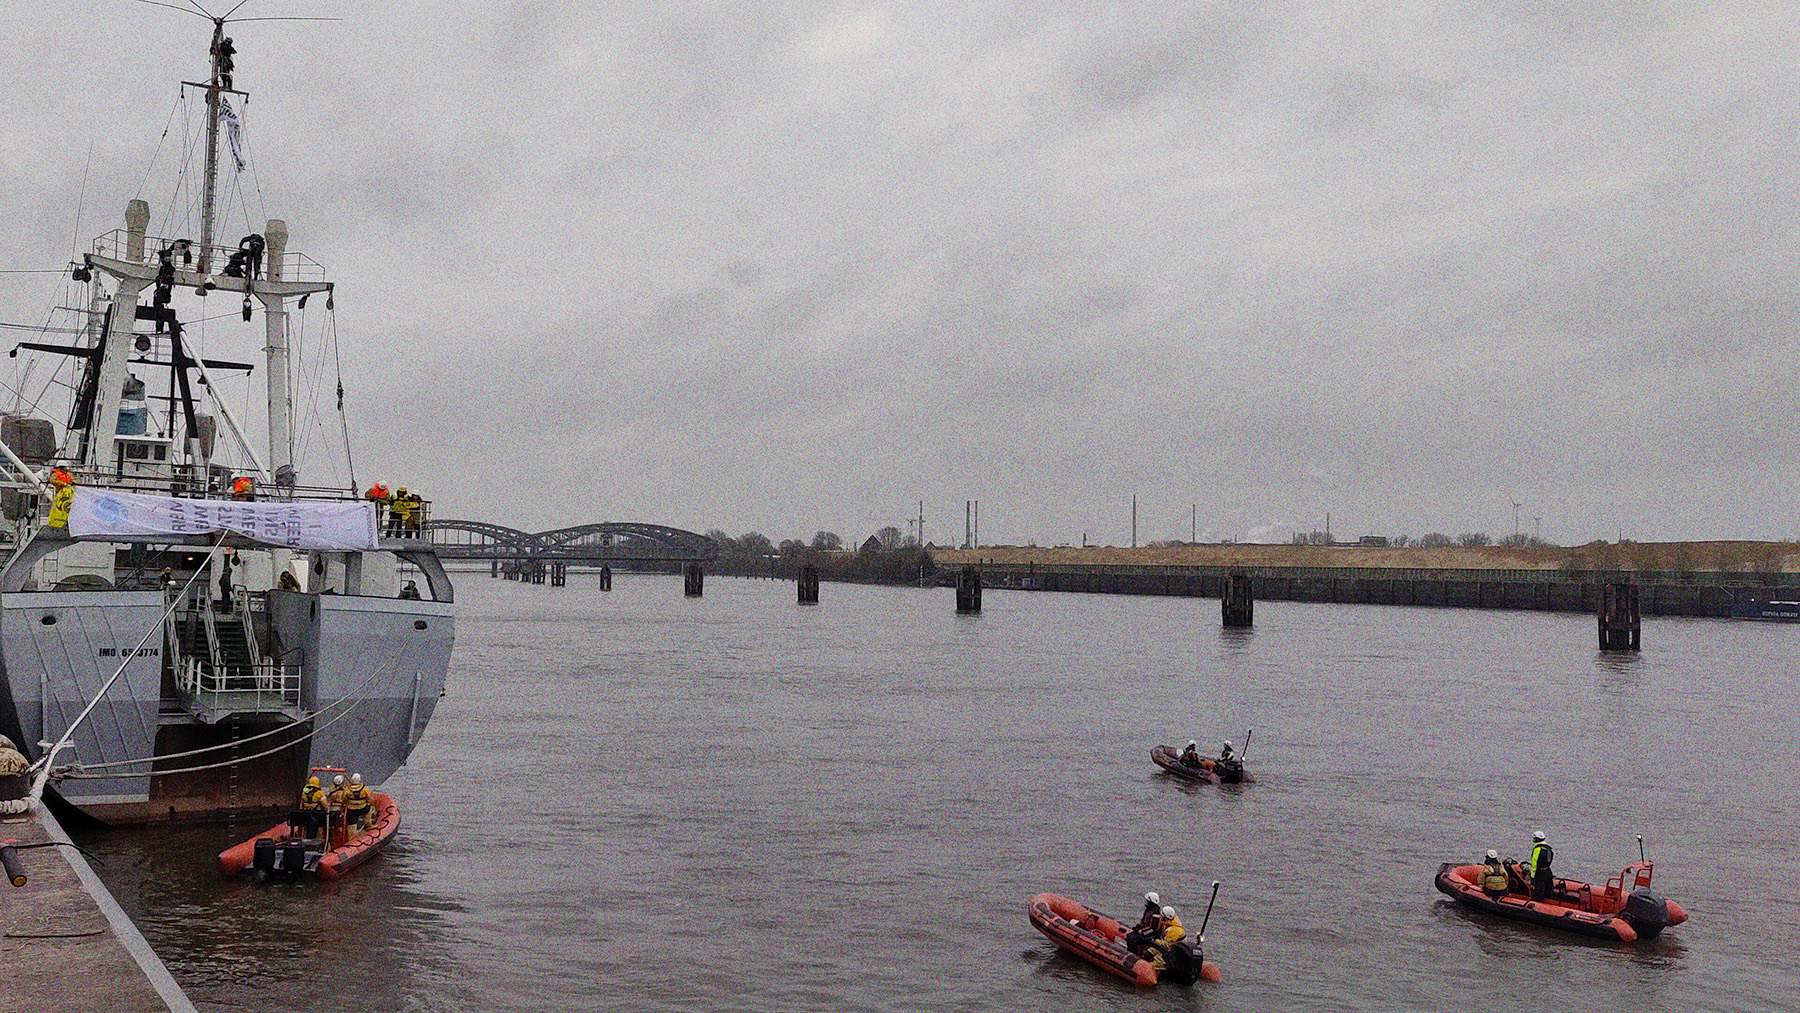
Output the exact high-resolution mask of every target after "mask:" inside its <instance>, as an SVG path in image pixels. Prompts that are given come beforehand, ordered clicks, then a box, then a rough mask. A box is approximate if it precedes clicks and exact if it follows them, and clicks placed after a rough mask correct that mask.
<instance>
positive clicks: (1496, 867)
mask: <svg viewBox="0 0 1800 1013" xmlns="http://www.w3.org/2000/svg"><path fill="white" fill-rule="evenodd" d="M1481 889H1482V891H1483V892H1485V893H1486V894H1487V895H1488V896H1489V897H1492V898H1494V899H1495V900H1499V899H1500V897H1502V896H1503V895H1505V894H1506V892H1507V891H1508V890H1510V889H1512V875H1511V874H1510V873H1508V872H1507V871H1506V865H1505V863H1503V862H1501V861H1500V852H1498V851H1495V850H1494V849H1493V848H1489V849H1488V853H1487V862H1486V863H1484V864H1483V865H1482V867H1481Z"/></svg>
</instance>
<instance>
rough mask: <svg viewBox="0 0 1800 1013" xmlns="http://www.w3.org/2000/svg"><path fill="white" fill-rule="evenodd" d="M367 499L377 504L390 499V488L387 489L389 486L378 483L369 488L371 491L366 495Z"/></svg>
mask: <svg viewBox="0 0 1800 1013" xmlns="http://www.w3.org/2000/svg"><path fill="white" fill-rule="evenodd" d="M365 498H367V499H372V500H375V501H376V502H378V503H379V502H380V501H382V500H384V499H387V498H388V488H387V486H385V485H382V484H381V483H380V482H376V483H375V484H374V485H372V486H370V487H369V491H368V493H367V494H366V495H365Z"/></svg>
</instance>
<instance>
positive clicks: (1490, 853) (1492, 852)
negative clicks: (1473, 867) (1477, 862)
mask: <svg viewBox="0 0 1800 1013" xmlns="http://www.w3.org/2000/svg"><path fill="white" fill-rule="evenodd" d="M1487 856H1488V857H1489V858H1499V857H1500V852H1498V851H1495V850H1494V849H1493V848H1489V849H1488V853H1487Z"/></svg>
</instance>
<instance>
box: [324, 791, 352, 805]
mask: <svg viewBox="0 0 1800 1013" xmlns="http://www.w3.org/2000/svg"><path fill="white" fill-rule="evenodd" d="M326 798H328V799H329V800H330V801H331V804H332V805H333V806H335V807H337V808H339V809H342V808H343V807H344V803H345V802H347V801H349V799H350V789H348V788H345V787H342V786H339V787H336V788H333V789H331V794H330V795H328V796H326Z"/></svg>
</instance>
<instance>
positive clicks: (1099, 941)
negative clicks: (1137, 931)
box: [1031, 893, 1220, 988]
mask: <svg viewBox="0 0 1800 1013" xmlns="http://www.w3.org/2000/svg"><path fill="white" fill-rule="evenodd" d="M1031 926H1032V928H1035V929H1037V930H1038V931H1039V932H1042V933H1043V934H1044V935H1046V936H1049V937H1050V941H1051V942H1053V943H1055V944H1056V945H1058V946H1060V947H1062V948H1063V949H1065V950H1068V951H1069V952H1070V953H1073V954H1075V955H1076V956H1078V957H1080V958H1081V959H1083V960H1085V961H1087V962H1088V963H1090V964H1094V965H1095V966H1097V967H1099V968H1101V969H1102V970H1104V971H1107V972H1108V973H1111V974H1116V975H1118V976H1119V977H1121V978H1124V979H1125V980H1126V981H1129V982H1132V983H1133V984H1137V985H1142V986H1144V987H1146V988H1148V987H1151V986H1153V985H1155V984H1157V982H1158V981H1159V980H1161V981H1166V982H1170V983H1175V984H1187V983H1189V982H1192V981H1193V980H1194V978H1195V977H1198V978H1199V979H1201V980H1203V981H1215V982H1216V981H1218V980H1220V975H1219V968H1218V967H1217V966H1216V965H1214V964H1213V963H1212V962H1211V961H1209V960H1207V959H1205V955H1204V954H1203V953H1201V952H1200V949H1199V947H1198V945H1195V944H1193V942H1192V940H1183V941H1182V942H1181V943H1178V944H1176V945H1177V946H1181V947H1184V950H1183V953H1182V954H1181V956H1180V957H1179V958H1175V959H1172V960H1171V961H1170V964H1169V966H1168V967H1166V968H1164V969H1163V970H1161V971H1160V972H1159V971H1158V970H1157V968H1156V965H1154V964H1152V963H1151V962H1150V961H1148V960H1145V959H1144V958H1142V957H1140V956H1138V955H1137V954H1135V953H1133V952H1131V951H1130V950H1128V949H1126V948H1125V931H1126V926H1124V925H1121V924H1120V923H1119V921H1118V920H1117V919H1115V918H1112V917H1110V916H1108V915H1104V914H1101V913H1100V912H1098V911H1094V910H1090V909H1089V908H1086V907H1083V906H1082V905H1080V904H1078V903H1076V902H1075V901H1072V900H1070V899H1069V898H1067V897H1059V896H1057V895H1056V894H1053V893H1040V894H1038V895H1037V896H1036V897H1033V898H1032V899H1031ZM1171 956H1172V957H1173V954H1172V955H1171ZM1178 963H1179V964H1183V965H1187V966H1192V965H1198V968H1199V969H1198V971H1197V972H1191V973H1190V974H1189V975H1182V974H1181V973H1180V971H1179V970H1178V968H1177V964H1178ZM1180 977H1186V978H1187V981H1186V982H1179V981H1177V979H1178V978H1180Z"/></svg>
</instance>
